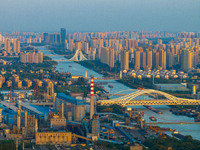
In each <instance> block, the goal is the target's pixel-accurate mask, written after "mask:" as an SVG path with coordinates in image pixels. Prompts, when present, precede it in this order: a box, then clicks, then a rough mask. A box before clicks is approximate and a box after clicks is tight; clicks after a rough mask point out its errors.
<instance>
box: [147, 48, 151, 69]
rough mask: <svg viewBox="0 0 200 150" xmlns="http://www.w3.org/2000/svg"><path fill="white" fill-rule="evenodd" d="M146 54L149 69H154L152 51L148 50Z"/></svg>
mask: <svg viewBox="0 0 200 150" xmlns="http://www.w3.org/2000/svg"><path fill="white" fill-rule="evenodd" d="M146 54H147V61H146V63H147V68H148V69H152V51H150V50H148V51H147V52H146Z"/></svg>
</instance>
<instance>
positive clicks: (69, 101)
mask: <svg viewBox="0 0 200 150" xmlns="http://www.w3.org/2000/svg"><path fill="white" fill-rule="evenodd" d="M54 103H55V104H54V106H55V110H56V111H59V110H61V109H60V108H61V107H62V103H63V104H64V116H65V118H66V119H67V120H69V121H81V120H82V119H83V118H84V117H85V102H84V100H78V99H75V98H73V97H70V96H67V95H65V94H64V93H58V94H57V97H56V100H55V102H54ZM60 114H61V112H60Z"/></svg>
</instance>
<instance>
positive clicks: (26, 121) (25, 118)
mask: <svg viewBox="0 0 200 150" xmlns="http://www.w3.org/2000/svg"><path fill="white" fill-rule="evenodd" d="M24 120H25V121H24V125H25V127H27V125H28V112H27V111H25V115H24Z"/></svg>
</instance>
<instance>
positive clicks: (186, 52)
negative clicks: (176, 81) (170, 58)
mask: <svg viewBox="0 0 200 150" xmlns="http://www.w3.org/2000/svg"><path fill="white" fill-rule="evenodd" d="M192 56H193V54H192V51H191V50H190V49H186V48H184V49H182V51H181V55H180V57H181V58H180V59H181V69H183V70H184V71H189V70H191V69H192Z"/></svg>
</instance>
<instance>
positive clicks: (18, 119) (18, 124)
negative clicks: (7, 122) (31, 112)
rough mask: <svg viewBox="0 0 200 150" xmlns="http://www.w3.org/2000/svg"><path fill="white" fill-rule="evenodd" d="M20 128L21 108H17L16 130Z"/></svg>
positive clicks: (18, 130)
mask: <svg viewBox="0 0 200 150" xmlns="http://www.w3.org/2000/svg"><path fill="white" fill-rule="evenodd" d="M20 129H21V109H17V132H18V133H19V132H20Z"/></svg>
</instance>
